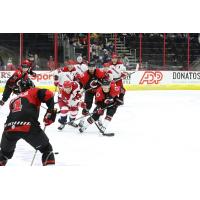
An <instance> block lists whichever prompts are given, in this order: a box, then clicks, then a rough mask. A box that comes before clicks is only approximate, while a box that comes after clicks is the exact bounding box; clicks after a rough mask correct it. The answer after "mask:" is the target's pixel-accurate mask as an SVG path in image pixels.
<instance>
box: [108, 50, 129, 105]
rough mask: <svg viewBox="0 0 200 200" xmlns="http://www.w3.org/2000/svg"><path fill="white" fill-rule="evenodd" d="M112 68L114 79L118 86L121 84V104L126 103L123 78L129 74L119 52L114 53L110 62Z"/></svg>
mask: <svg viewBox="0 0 200 200" xmlns="http://www.w3.org/2000/svg"><path fill="white" fill-rule="evenodd" d="M110 70H111V71H112V75H113V80H114V81H115V82H116V85H117V86H120V88H121V89H120V95H119V99H120V100H121V104H122V105H123V104H124V95H125V92H126V90H125V88H124V86H123V82H122V78H123V77H125V76H127V73H126V67H125V66H124V65H123V63H122V62H121V61H120V60H119V59H118V56H117V54H114V53H113V54H112V60H111V62H110Z"/></svg>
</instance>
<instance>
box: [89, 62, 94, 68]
mask: <svg viewBox="0 0 200 200" xmlns="http://www.w3.org/2000/svg"><path fill="white" fill-rule="evenodd" d="M90 67H95V68H96V62H95V61H90V62H89V63H88V68H90Z"/></svg>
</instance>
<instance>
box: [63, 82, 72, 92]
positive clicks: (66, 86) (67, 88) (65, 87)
mask: <svg viewBox="0 0 200 200" xmlns="http://www.w3.org/2000/svg"><path fill="white" fill-rule="evenodd" d="M63 90H64V91H65V92H66V93H67V94H69V93H70V92H71V90H72V81H65V82H64V83H63Z"/></svg>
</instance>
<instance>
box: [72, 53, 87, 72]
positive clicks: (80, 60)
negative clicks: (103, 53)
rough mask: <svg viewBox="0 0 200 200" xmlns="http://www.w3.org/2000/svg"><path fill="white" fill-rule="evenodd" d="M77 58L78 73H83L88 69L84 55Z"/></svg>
mask: <svg viewBox="0 0 200 200" xmlns="http://www.w3.org/2000/svg"><path fill="white" fill-rule="evenodd" d="M76 60H77V64H76V65H75V67H76V71H77V73H78V74H82V73H84V72H85V71H87V70H88V66H87V64H86V63H85V62H83V58H82V56H78V57H77V58H76Z"/></svg>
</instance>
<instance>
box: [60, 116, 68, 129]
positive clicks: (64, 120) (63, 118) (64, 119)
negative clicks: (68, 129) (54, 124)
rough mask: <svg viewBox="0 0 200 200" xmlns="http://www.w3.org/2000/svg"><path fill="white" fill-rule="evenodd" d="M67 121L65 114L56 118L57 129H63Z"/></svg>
mask: <svg viewBox="0 0 200 200" xmlns="http://www.w3.org/2000/svg"><path fill="white" fill-rule="evenodd" d="M66 121H67V116H66V117H61V118H60V119H58V122H59V123H60V126H59V127H58V130H60V131H61V130H63V128H65V123H66Z"/></svg>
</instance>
